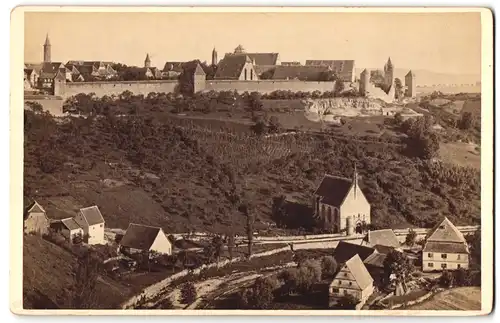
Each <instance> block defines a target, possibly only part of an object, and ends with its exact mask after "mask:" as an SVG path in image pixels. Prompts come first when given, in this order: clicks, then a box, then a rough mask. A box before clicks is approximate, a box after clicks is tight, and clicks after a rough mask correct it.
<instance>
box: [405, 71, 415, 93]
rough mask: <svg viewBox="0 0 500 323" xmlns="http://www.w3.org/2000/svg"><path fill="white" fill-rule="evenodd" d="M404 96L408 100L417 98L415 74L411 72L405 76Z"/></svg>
mask: <svg viewBox="0 0 500 323" xmlns="http://www.w3.org/2000/svg"><path fill="white" fill-rule="evenodd" d="M405 87H406V93H405V96H406V97H409V98H414V97H416V96H417V83H416V81H415V73H413V72H412V71H411V70H410V71H409V72H408V74H406V76H405Z"/></svg>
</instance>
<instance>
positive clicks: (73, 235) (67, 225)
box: [50, 218, 84, 243]
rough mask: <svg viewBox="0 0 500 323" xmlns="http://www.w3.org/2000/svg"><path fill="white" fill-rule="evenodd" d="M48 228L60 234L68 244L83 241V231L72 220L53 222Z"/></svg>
mask: <svg viewBox="0 0 500 323" xmlns="http://www.w3.org/2000/svg"><path fill="white" fill-rule="evenodd" d="M50 227H51V228H52V229H53V230H54V231H56V232H60V233H61V234H62V235H63V236H64V237H65V238H66V239H68V240H69V242H71V243H73V242H75V239H77V238H80V239H83V235H84V233H83V229H82V228H81V227H80V226H79V225H78V223H76V221H75V219H74V218H66V219H62V220H58V221H53V222H52V223H51V224H50Z"/></svg>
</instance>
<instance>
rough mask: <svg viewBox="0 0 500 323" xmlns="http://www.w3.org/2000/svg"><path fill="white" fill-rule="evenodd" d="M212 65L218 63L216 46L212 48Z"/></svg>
mask: <svg viewBox="0 0 500 323" xmlns="http://www.w3.org/2000/svg"><path fill="white" fill-rule="evenodd" d="M212 65H213V66H215V65H217V51H216V50H215V47H214V49H213V50H212Z"/></svg>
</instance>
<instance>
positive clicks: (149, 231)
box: [120, 223, 163, 250]
mask: <svg viewBox="0 0 500 323" xmlns="http://www.w3.org/2000/svg"><path fill="white" fill-rule="evenodd" d="M159 232H163V230H162V229H161V228H158V227H151V226H147V225H142V224H135V223H130V225H129V226H128V229H127V232H126V233H125V235H124V236H123V238H122V240H121V241H120V245H121V246H123V247H128V248H134V249H139V250H149V249H150V248H151V246H152V245H153V243H154V241H155V239H156V237H157V236H158V233H159Z"/></svg>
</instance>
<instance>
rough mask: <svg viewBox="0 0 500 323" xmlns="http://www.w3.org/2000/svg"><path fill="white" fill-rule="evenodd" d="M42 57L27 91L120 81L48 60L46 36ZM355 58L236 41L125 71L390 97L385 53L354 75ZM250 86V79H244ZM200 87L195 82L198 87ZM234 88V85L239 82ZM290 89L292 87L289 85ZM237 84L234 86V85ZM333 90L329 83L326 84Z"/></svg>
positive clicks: (101, 71)
mask: <svg viewBox="0 0 500 323" xmlns="http://www.w3.org/2000/svg"><path fill="white" fill-rule="evenodd" d="M43 58H44V59H43V62H40V63H25V65H24V86H25V90H26V91H35V92H36V91H42V92H44V93H46V94H53V95H60V94H64V91H65V86H64V85H65V84H66V83H74V82H121V81H123V80H120V79H119V72H118V71H117V70H116V69H115V67H114V66H116V65H117V64H115V63H114V62H106V61H79V60H70V61H68V62H67V63H63V62H53V61H52V59H51V43H50V39H49V36H48V35H47V37H46V40H45V43H44V45H43ZM355 67H356V64H355V61H354V60H313V59H308V60H306V61H305V63H304V64H302V63H300V62H281V61H280V55H279V53H261V52H254V53H252V52H247V51H246V50H245V49H244V48H243V46H241V45H239V46H237V47H236V48H235V50H234V52H232V53H226V54H225V55H224V57H223V58H222V59H221V60H220V61H219V60H218V53H217V50H216V49H215V48H214V49H213V51H212V61H211V64H204V65H201V64H200V62H199V61H198V62H197V63H196V66H192V62H171V61H167V62H166V63H165V64H164V66H163V68H158V67H154V66H152V62H151V58H150V56H149V54H146V58H145V60H144V65H143V66H140V67H127V73H128V75H133V78H134V79H135V80H143V81H147V80H150V81H161V80H164V81H171V80H177V79H178V78H179V76H180V75H181V74H183V73H184V74H189V77H195V83H200V82H201V79H203V82H209V81H211V82H219V81H222V82H224V81H239V82H252V81H270V82H277V81H296V82H334V81H335V82H337V81H338V82H344V83H345V87H346V88H355V89H357V91H358V92H359V95H361V96H367V97H370V96H371V97H376V98H377V97H378V98H384V97H386V96H388V97H389V98H392V99H394V97H395V93H396V92H395V88H396V86H395V81H396V79H395V78H394V65H393V63H392V61H391V59H390V58H389V59H388V61H387V63H386V64H385V66H384V69H383V71H382V70H372V71H370V72H369V71H368V70H366V69H365V70H363V72H362V73H361V74H360V75H356V70H355ZM245 84H246V86H247V87H248V90H249V91H252V90H253V88H252V85H251V83H245ZM235 86H236V85H235V84H233V83H223V84H219V85H218V87H217V88H220V89H225V90H231V89H232V88H233V87H235ZM401 86H402V91H403V96H405V97H410V98H412V97H415V96H416V79H415V74H414V73H413V72H412V71H409V72H408V74H407V75H406V77H405V80H404V84H401ZM204 88H205V86H199V87H196V86H195V91H196V90H197V89H200V90H203V89H204ZM238 88H239V87H238ZM293 88H296V86H294V87H293ZM234 89H236V88H234ZM331 90H333V87H332V88H331Z"/></svg>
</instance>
